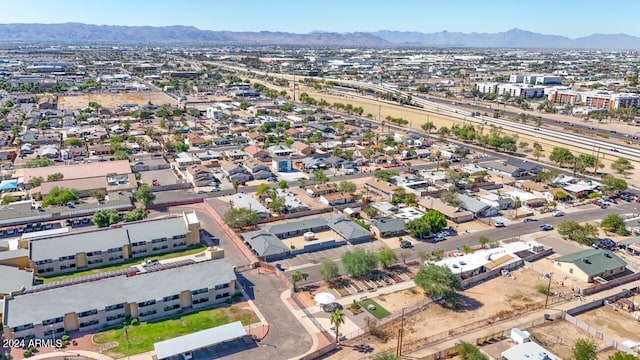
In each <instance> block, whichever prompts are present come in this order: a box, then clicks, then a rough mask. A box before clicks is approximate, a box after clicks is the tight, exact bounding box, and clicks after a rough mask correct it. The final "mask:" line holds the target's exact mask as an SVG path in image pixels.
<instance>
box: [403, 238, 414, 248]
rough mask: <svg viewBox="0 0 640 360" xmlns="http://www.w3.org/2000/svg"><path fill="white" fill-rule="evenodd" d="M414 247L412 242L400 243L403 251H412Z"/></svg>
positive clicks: (404, 241)
mask: <svg viewBox="0 0 640 360" xmlns="http://www.w3.org/2000/svg"><path fill="white" fill-rule="evenodd" d="M412 247H413V244H412V243H411V241H408V240H402V241H401V242H400V248H402V249H410V248H412Z"/></svg>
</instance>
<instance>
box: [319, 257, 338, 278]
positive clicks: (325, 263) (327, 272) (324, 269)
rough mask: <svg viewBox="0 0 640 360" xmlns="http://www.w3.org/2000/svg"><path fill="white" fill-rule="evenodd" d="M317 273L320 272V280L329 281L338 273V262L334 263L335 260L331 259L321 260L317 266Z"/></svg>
mask: <svg viewBox="0 0 640 360" xmlns="http://www.w3.org/2000/svg"><path fill="white" fill-rule="evenodd" d="M318 273H320V277H322V280H324V281H326V282H331V281H332V280H333V279H335V278H337V277H338V275H339V274H340V273H339V269H338V264H336V262H335V261H333V260H331V259H324V260H322V262H321V263H320V267H319V268H318Z"/></svg>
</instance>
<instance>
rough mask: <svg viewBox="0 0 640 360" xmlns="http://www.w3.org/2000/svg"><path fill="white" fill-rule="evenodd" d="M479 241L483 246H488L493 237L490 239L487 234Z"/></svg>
mask: <svg viewBox="0 0 640 360" xmlns="http://www.w3.org/2000/svg"><path fill="white" fill-rule="evenodd" d="M478 243H479V244H480V245H481V246H482V248H483V249H484V248H486V247H487V246H488V245H489V243H491V239H489V238H488V237H486V236H480V238H479V239H478Z"/></svg>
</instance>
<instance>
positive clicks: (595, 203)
mask: <svg viewBox="0 0 640 360" xmlns="http://www.w3.org/2000/svg"><path fill="white" fill-rule="evenodd" d="M591 204H592V205H595V206H602V201H600V200H593V201H592V202H591Z"/></svg>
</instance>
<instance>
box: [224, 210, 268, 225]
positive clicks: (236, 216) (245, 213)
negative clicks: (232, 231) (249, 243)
mask: <svg viewBox="0 0 640 360" xmlns="http://www.w3.org/2000/svg"><path fill="white" fill-rule="evenodd" d="M259 219H260V215H258V212H256V211H255V210H252V209H245V208H231V209H230V210H229V211H227V212H226V213H225V214H224V222H225V223H226V224H227V225H229V226H230V227H232V228H237V229H242V228H244V227H247V226H253V225H255V224H257V223H258V220H259Z"/></svg>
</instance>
